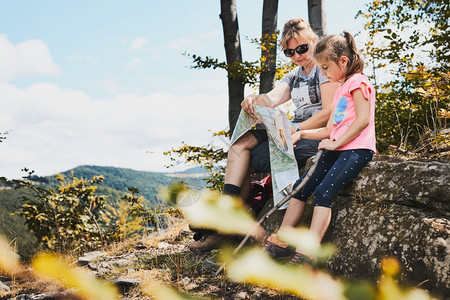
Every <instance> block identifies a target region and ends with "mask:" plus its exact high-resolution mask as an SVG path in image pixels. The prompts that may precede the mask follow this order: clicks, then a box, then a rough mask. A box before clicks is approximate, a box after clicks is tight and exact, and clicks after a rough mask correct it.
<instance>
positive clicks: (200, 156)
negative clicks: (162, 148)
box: [164, 131, 230, 191]
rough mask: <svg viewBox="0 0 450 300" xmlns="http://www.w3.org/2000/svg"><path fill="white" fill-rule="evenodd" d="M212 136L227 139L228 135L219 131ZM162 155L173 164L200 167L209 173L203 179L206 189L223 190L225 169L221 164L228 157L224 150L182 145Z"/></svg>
mask: <svg viewBox="0 0 450 300" xmlns="http://www.w3.org/2000/svg"><path fill="white" fill-rule="evenodd" d="M213 136H219V137H220V136H223V137H229V136H230V133H229V131H219V132H215V133H213ZM164 155H168V156H170V159H171V161H173V162H174V163H175V164H178V163H188V164H193V165H199V164H200V165H202V166H203V167H205V169H206V170H208V171H210V176H208V177H207V178H205V179H204V180H205V181H206V183H207V187H209V188H210V189H212V190H216V191H221V190H222V189H223V182H224V180H225V167H224V166H223V162H224V161H225V159H226V158H227V155H228V152H227V151H226V150H224V148H220V147H215V146H211V145H206V146H200V147H199V146H190V145H186V144H184V143H183V145H182V146H181V147H179V148H173V149H171V150H169V151H166V152H164ZM180 158H181V159H180ZM171 166H173V164H172V165H171ZM168 167H170V166H168Z"/></svg>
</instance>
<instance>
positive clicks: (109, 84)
mask: <svg viewBox="0 0 450 300" xmlns="http://www.w3.org/2000/svg"><path fill="white" fill-rule="evenodd" d="M97 85H98V86H101V87H103V88H104V89H105V90H107V91H108V92H111V93H117V92H119V91H121V90H122V86H121V85H120V84H119V83H118V82H116V81H115V80H112V79H103V80H100V81H99V82H97Z"/></svg>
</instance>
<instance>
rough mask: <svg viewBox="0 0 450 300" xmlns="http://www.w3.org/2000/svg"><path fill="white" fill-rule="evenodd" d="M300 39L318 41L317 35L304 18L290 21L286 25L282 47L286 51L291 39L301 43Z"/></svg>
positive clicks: (282, 37)
mask: <svg viewBox="0 0 450 300" xmlns="http://www.w3.org/2000/svg"><path fill="white" fill-rule="evenodd" d="M300 37H303V38H305V39H307V40H309V41H310V42H312V41H313V40H314V39H317V34H316V33H315V32H314V31H313V30H312V29H311V26H310V25H309V23H308V22H306V21H305V20H304V19H302V18H298V19H292V20H289V21H287V22H286V23H285V24H284V28H283V33H282V34H281V41H280V47H281V48H282V49H286V48H287V47H288V42H289V41H290V40H291V39H295V40H296V41H299V40H300Z"/></svg>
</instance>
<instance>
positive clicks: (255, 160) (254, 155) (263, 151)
mask: <svg viewBox="0 0 450 300" xmlns="http://www.w3.org/2000/svg"><path fill="white" fill-rule="evenodd" d="M250 132H251V133H252V134H253V135H254V136H255V138H256V140H257V141H258V145H257V146H256V147H255V148H253V149H252V150H251V152H250V165H251V166H252V167H253V168H254V169H255V172H257V173H270V155H269V140H268V137H267V132H266V130H265V129H262V130H259V129H256V130H250ZM319 143H320V141H318V140H309V139H301V140H299V141H298V142H297V143H295V147H294V155H295V159H296V160H297V164H298V168H299V169H301V168H302V167H303V166H304V165H305V164H306V161H307V160H308V158H310V157H311V156H314V155H315V154H316V153H317V147H318V146H319Z"/></svg>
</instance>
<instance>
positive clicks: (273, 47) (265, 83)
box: [259, 0, 278, 94]
mask: <svg viewBox="0 0 450 300" xmlns="http://www.w3.org/2000/svg"><path fill="white" fill-rule="evenodd" d="M277 20H278V0H264V4H263V15H262V36H261V37H262V44H261V59H262V60H261V76H260V83H259V93H260V94H263V93H267V92H269V91H270V90H272V89H273V87H274V85H275V72H276V57H277V43H276V42H277V40H276V38H275V39H274V37H275V34H276V32H277Z"/></svg>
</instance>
